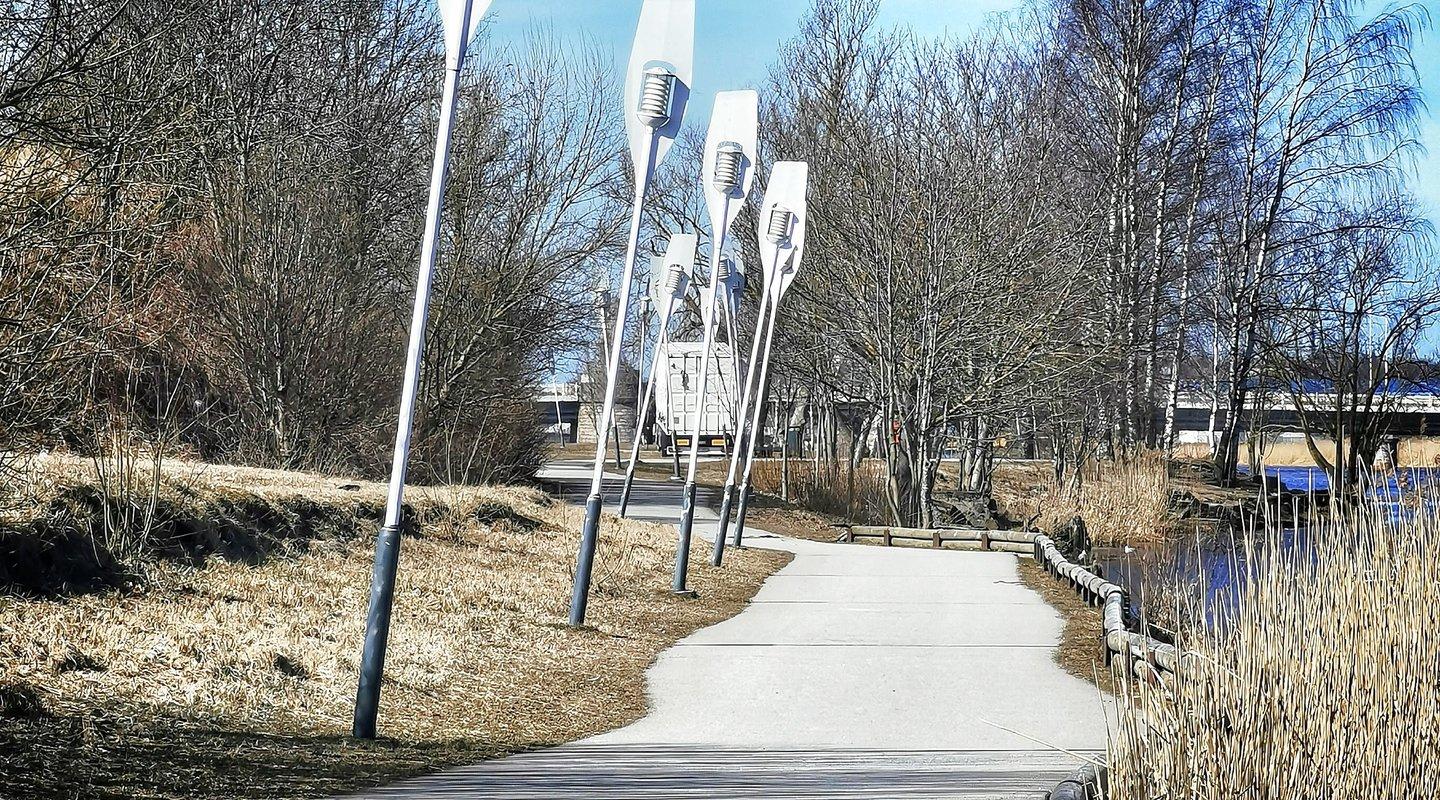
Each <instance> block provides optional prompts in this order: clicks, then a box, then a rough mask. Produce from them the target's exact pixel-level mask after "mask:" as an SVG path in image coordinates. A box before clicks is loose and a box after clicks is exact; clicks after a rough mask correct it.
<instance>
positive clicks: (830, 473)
mask: <svg viewBox="0 0 1440 800" xmlns="http://www.w3.org/2000/svg"><path fill="white" fill-rule="evenodd" d="M787 472H788V476H787ZM852 481H853V482H852ZM750 482H751V485H753V486H754V487H755V491H757V492H763V493H764V494H768V495H773V496H775V497H785V498H787V499H788V500H789V501H790V502H792V503H795V504H796V505H799V506H801V507H802V508H805V509H808V510H810V511H814V512H816V513H818V514H822V515H826V516H829V517H834V518H839V519H843V520H846V521H848V522H855V523H858V524H866V525H883V524H885V522H886V521H887V520H888V518H889V514H888V512H887V508H888V504H887V501H886V482H887V477H886V474H885V462H884V460H882V459H865V460H864V461H862V462H860V465H859V466H858V467H856V468H855V470H854V474H853V478H852V474H851V472H850V464H849V463H848V462H847V461H845V460H843V459H838V460H833V461H831V460H822V461H820V462H818V463H817V462H816V461H814V460H812V459H792V460H791V461H790V463H789V467H788V470H787V468H786V466H785V465H784V464H783V463H782V462H781V461H780V460H779V459H773V458H772V459H763V460H756V462H755V464H754V467H753V468H752V470H751V473H750Z"/></svg>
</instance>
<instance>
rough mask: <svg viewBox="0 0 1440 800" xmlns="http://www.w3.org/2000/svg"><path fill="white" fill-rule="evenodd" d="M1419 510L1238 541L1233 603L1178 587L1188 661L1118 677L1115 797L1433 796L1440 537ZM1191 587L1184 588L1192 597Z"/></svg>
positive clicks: (1380, 799) (1439, 696) (1439, 684)
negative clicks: (1168, 681) (1177, 667)
mask: <svg viewBox="0 0 1440 800" xmlns="http://www.w3.org/2000/svg"><path fill="white" fill-rule="evenodd" d="M1430 500H1431V503H1430V504H1429V505H1428V507H1427V510H1424V511H1421V512H1419V513H1417V514H1415V515H1414V516H1413V517H1411V516H1403V517H1399V516H1393V515H1392V514H1391V513H1389V511H1388V510H1386V509H1384V508H1380V507H1373V506H1372V507H1369V508H1365V509H1360V510H1354V509H1352V510H1350V511H1348V512H1343V513H1342V512H1341V511H1340V510H1338V509H1337V510H1332V513H1331V515H1330V516H1329V517H1322V518H1317V519H1312V520H1310V522H1309V525H1308V526H1307V529H1306V533H1305V535H1304V537H1303V539H1299V540H1296V541H1294V542H1290V543H1289V544H1286V542H1287V540H1288V538H1287V536H1286V535H1285V532H1284V531H1283V530H1282V529H1281V528H1280V527H1279V525H1277V524H1275V523H1273V522H1272V523H1270V524H1269V525H1267V526H1266V528H1265V529H1264V530H1263V531H1261V532H1260V535H1259V536H1258V537H1257V538H1258V539H1259V540H1260V542H1259V543H1258V544H1245V545H1243V548H1242V551H1241V552H1239V553H1237V555H1236V559H1237V564H1245V565H1247V566H1246V567H1244V568H1241V569H1243V570H1244V572H1245V573H1246V579H1245V582H1244V584H1243V587H1242V588H1241V590H1240V591H1239V594H1238V598H1237V599H1236V600H1235V602H1234V603H1233V604H1225V603H1221V602H1217V601H1216V600H1215V599H1214V598H1206V597H1205V595H1204V594H1203V593H1199V594H1197V593H1195V592H1194V591H1193V590H1192V591H1187V590H1186V587H1179V590H1178V591H1177V593H1176V598H1177V600H1176V605H1177V615H1178V616H1179V617H1181V618H1182V620H1183V624H1181V625H1180V626H1179V629H1180V631H1181V638H1180V640H1179V641H1177V643H1176V644H1177V646H1178V647H1179V649H1180V650H1181V651H1182V653H1185V654H1186V655H1185V657H1184V658H1183V661H1182V663H1184V664H1185V665H1186V668H1185V669H1184V670H1182V671H1181V673H1180V674H1179V675H1178V676H1177V678H1176V681H1175V685H1174V686H1173V688H1172V687H1159V686H1151V685H1136V684H1134V683H1133V682H1126V683H1125V684H1124V685H1122V686H1121V691H1120V692H1119V693H1118V696H1119V697H1120V704H1119V725H1118V727H1117V729H1116V732H1115V739H1114V741H1113V743H1112V746H1111V754H1110V765H1111V795H1110V796H1111V797H1115V798H1121V799H1122V800H1132V799H1133V800H1140V798H1155V797H1171V798H1197V799H1198V798H1211V797H1300V796H1307V797H1328V798H1335V799H1336V800H1349V799H1350V798H1356V799H1357V800H1358V799H1359V798H1365V799H1366V800H1370V799H1371V798H1375V799H1377V800H1385V799H1386V798H1402V797H1403V798H1410V797H1427V796H1431V795H1433V794H1434V793H1435V792H1436V791H1437V790H1440V675H1437V672H1436V669H1435V666H1436V664H1437V663H1440V636H1436V635H1435V630H1436V628H1437V625H1440V560H1437V559H1436V558H1435V553H1434V541H1435V538H1436V535H1437V534H1440V517H1437V512H1436V510H1435V509H1436V506H1435V504H1434V500H1435V498H1434V497H1431V498H1430ZM1186 598H1188V600H1186Z"/></svg>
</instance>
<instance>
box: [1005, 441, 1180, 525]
mask: <svg viewBox="0 0 1440 800" xmlns="http://www.w3.org/2000/svg"><path fill="white" fill-rule="evenodd" d="M1035 477H1036V479H1037V480H1036V482H1034V483H1032V484H1029V485H1028V486H1026V485H1024V484H1022V483H1020V482H1018V481H1006V480H1004V479H1002V478H1001V477H1000V476H999V475H998V474H997V477H996V490H995V496H996V502H997V504H998V506H999V508H1000V512H1001V513H1002V514H1004V515H1005V516H1007V517H1010V518H1011V519H1018V520H1033V523H1032V524H1033V525H1034V526H1035V527H1037V528H1038V529H1040V530H1047V531H1053V530H1058V529H1060V528H1061V527H1062V526H1064V525H1065V524H1066V523H1068V522H1070V520H1071V519H1073V518H1074V517H1076V516H1079V517H1081V518H1082V519H1084V520H1085V524H1086V526H1087V527H1088V530H1089V534H1090V538H1091V540H1092V541H1093V542H1094V543H1095V544H1097V545H1122V544H1141V543H1149V542H1157V541H1161V540H1163V539H1165V538H1167V537H1168V536H1170V535H1171V534H1172V533H1173V532H1174V530H1175V526H1176V523H1177V521H1178V520H1177V517H1176V515H1175V513H1174V511H1173V510H1172V509H1171V505H1170V495H1171V488H1172V487H1171V479H1170V477H1169V476H1168V473H1167V470H1166V466H1165V460H1164V458H1163V457H1162V456H1161V454H1160V453H1159V452H1156V451H1138V452H1135V453H1131V454H1129V455H1127V456H1126V457H1125V458H1122V459H1117V460H1114V461H1101V462H1091V463H1087V464H1086V465H1084V467H1083V468H1082V474H1081V476H1080V480H1079V481H1078V482H1072V481H1069V480H1065V481H1056V480H1055V476H1054V473H1053V471H1047V473H1046V474H1045V475H1044V476H1043V477H1041V476H1039V475H1036V476H1035Z"/></svg>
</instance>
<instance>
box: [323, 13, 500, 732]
mask: <svg viewBox="0 0 1440 800" xmlns="http://www.w3.org/2000/svg"><path fill="white" fill-rule="evenodd" d="M488 5H489V0H480V3H479V8H478V13H476V11H477V9H476V8H475V0H463V3H461V4H456V3H451V4H449V5H448V6H442V7H441V12H442V15H443V18H444V21H445V23H446V45H447V47H446V49H447V51H448V52H447V54H446V65H445V66H446V69H445V88H444V91H443V94H442V95H441V100H440V122H439V126H438V128H437V129H436V132H435V158H434V161H433V162H432V163H431V166H430V198H429V201H428V203H427V204H426V207H425V233H424V237H423V238H422V239H421V244H420V272H419V277H418V279H417V281H416V285H415V308H414V310H413V312H412V313H411V316H410V342H409V345H408V347H407V348H406V350H405V377H404V379H403V382H402V383H401V388H400V418H399V423H398V425H397V427H396V431H395V451H394V454H393V455H392V457H391V460H390V486H389V491H388V492H387V493H386V496H385V522H384V524H383V525H382V526H381V527H380V531H379V533H378V534H377V535H376V537H375V566H374V570H373V571H372V573H371V576H370V603H369V608H368V610H367V612H366V616H365V641H364V645H363V649H362V650H361V653H360V681H359V685H358V687H357V688H356V691H355V716H354V720H353V724H352V726H351V733H352V734H353V735H354V736H355V737H356V738H358V739H373V738H375V724H376V719H377V718H378V717H379V713H380V683H381V678H382V675H383V673H384V671H385V650H386V647H387V645H388V643H389V638H390V613H391V609H392V608H393V606H394V603H395V575H396V573H397V572H398V571H399V566H400V529H401V526H402V519H401V515H402V513H403V503H404V499H405V472H406V467H407V462H408V461H409V457H410V434H411V431H412V429H413V427H414V421H415V397H416V395H417V394H418V392H419V388H420V361H421V355H422V353H423V351H424V347H425V322H426V319H427V318H428V317H429V314H430V286H431V283H432V280H433V278H434V274H435V250H436V247H437V245H438V242H439V238H440V212H441V208H442V207H443V204H444V201H445V179H446V177H447V172H448V169H447V168H448V164H449V156H450V131H451V128H452V126H453V123H454V120H455V96H456V94H457V93H458V91H459V87H460V71H461V69H463V68H464V66H465V50H466V47H467V46H468V44H469V41H468V40H469V38H470V35H471V29H472V20H471V15H472V13H476V19H477V20H478V18H479V16H481V15H483V14H484V12H485V8H486V7H487V6H488Z"/></svg>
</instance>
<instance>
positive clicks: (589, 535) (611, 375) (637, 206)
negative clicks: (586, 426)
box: [570, 130, 655, 625]
mask: <svg viewBox="0 0 1440 800" xmlns="http://www.w3.org/2000/svg"><path fill="white" fill-rule="evenodd" d="M654 142H655V134H654V131H653V130H652V131H651V132H650V134H649V143H650V147H649V148H648V149H649V150H650V152H652V153H653V152H654ZM652 162H653V158H647V159H645V163H644V165H643V166H640V168H639V169H638V170H637V172H636V175H635V199H634V210H633V211H632V212H631V214H630V240H629V242H628V243H627V244H626V246H625V267H624V271H623V274H622V276H621V278H620V313H619V314H617V315H616V317H615V324H616V327H619V326H622V325H624V324H625V312H626V310H628V308H629V305H630V279H631V276H632V275H633V274H634V272H635V249H636V246H637V244H638V242H639V239H640V214H641V210H642V208H641V204H642V203H643V202H644V200H645V192H646V190H647V189H648V188H649V186H650V172H651V164H652ZM637 166H639V165H637ZM620 334H621V331H619V330H617V331H615V336H614V337H613V338H612V340H611V341H610V357H609V361H608V362H607V363H606V367H605V379H606V384H605V385H606V391H605V402H604V403H603V404H602V405H601V406H600V419H599V422H598V424H599V430H600V431H603V432H604V433H602V435H601V436H600V441H599V442H598V443H597V444H596V446H595V466H594V468H593V469H592V470H591V474H590V496H589V497H588V498H587V499H586V501H585V523H584V525H583V527H581V529H580V552H579V555H578V557H577V558H576V561H575V586H574V589H573V591H572V592H571V595H570V624H571V625H583V624H585V606H586V605H587V604H588V603H589V599H590V575H591V573H592V572H593V571H594V568H595V545H596V542H597V541H598V539H599V535H600V506H601V503H602V500H601V497H600V490H601V487H602V486H603V483H604V476H605V438H606V435H607V434H608V433H609V430H608V429H609V426H610V418H611V416H612V415H613V414H614V412H615V376H616V375H617V374H618V373H619V371H620Z"/></svg>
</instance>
